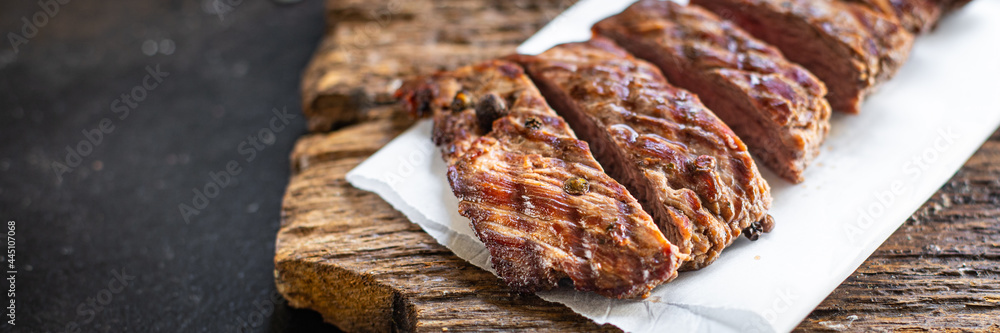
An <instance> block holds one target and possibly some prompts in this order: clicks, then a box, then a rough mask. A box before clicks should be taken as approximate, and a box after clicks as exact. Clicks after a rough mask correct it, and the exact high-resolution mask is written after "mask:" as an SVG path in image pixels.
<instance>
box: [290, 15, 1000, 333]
mask: <svg viewBox="0 0 1000 333" xmlns="http://www.w3.org/2000/svg"><path fill="white" fill-rule="evenodd" d="M394 1H398V2H400V3H402V5H401V4H400V3H396V4H393V2H394ZM327 4H328V7H329V11H328V17H329V18H330V19H331V25H330V32H331V35H330V36H329V37H327V38H326V39H325V40H324V41H323V42H322V45H321V46H320V47H319V49H318V50H317V53H316V55H315V57H314V59H313V61H312V62H311V63H310V65H309V68H307V70H306V72H305V73H304V77H303V98H304V99H305V100H304V105H305V110H304V112H305V113H306V115H307V117H309V119H310V122H309V124H310V125H309V126H310V129H311V130H312V131H314V132H319V133H314V134H310V135H307V136H305V137H303V138H301V139H300V140H299V141H298V143H297V144H296V147H295V149H294V151H293V152H292V155H291V164H292V169H293V176H292V179H291V180H290V183H289V185H288V189H287V191H286V194H285V198H284V203H283V207H282V225H281V230H280V231H279V233H278V237H277V245H276V254H275V280H276V283H277V286H278V289H279V291H281V293H282V294H283V295H284V296H285V297H286V298H287V299H288V301H289V304H291V305H292V306H295V307H300V308H309V309H313V310H315V311H317V312H319V313H320V314H322V315H323V318H324V319H325V320H326V321H328V322H330V323H332V324H334V325H337V326H338V327H339V328H341V329H343V330H346V331H396V330H399V331H434V332H441V331H455V330H459V331H468V330H475V331H482V330H486V331H509V330H531V331H560V332H563V331H616V330H617V329H616V328H614V327H611V326H598V325H596V324H594V323H592V322H590V321H589V320H587V319H585V318H583V317H581V316H579V315H577V314H575V313H573V312H572V311H570V310H569V309H568V308H566V307H565V306H562V305H559V304H553V303H548V302H545V301H542V300H541V299H539V298H538V297H536V296H533V295H518V294H516V293H513V292H511V291H510V290H509V289H508V288H507V287H506V286H505V285H504V284H503V282H502V281H500V280H499V279H498V278H497V277H495V276H494V275H492V274H491V273H489V272H486V271H483V270H481V269H478V268H476V267H475V266H472V265H471V264H468V263H467V262H465V261H463V260H461V259H459V258H458V257H456V256H454V255H453V254H452V253H451V252H450V251H449V250H448V249H447V248H445V247H443V246H441V245H439V244H437V242H435V241H434V239H432V238H431V237H430V236H429V235H427V234H426V233H424V232H423V231H422V230H421V229H420V227H419V226H417V225H416V224H413V223H411V222H409V221H408V220H407V219H406V218H405V217H404V216H403V215H402V214H401V213H399V212H397V211H395V210H394V209H392V207H391V206H389V204H387V203H386V202H385V201H383V200H382V199H381V198H379V197H378V196H377V195H375V194H373V193H369V192H365V191H362V190H359V189H356V188H354V187H352V186H351V185H350V184H348V183H347V182H346V181H345V180H344V174H345V173H346V172H347V171H349V170H350V169H351V168H353V167H354V166H356V165H357V164H359V163H360V162H361V161H363V160H364V159H366V158H367V157H368V156H369V155H371V154H372V153H374V152H375V151H376V150H378V149H379V148H380V147H382V146H383V145H384V144H386V143H387V142H388V141H389V140H391V139H392V138H394V137H395V136H396V135H398V134H399V133H401V132H402V131H403V130H405V129H406V128H408V127H409V126H410V125H411V124H412V120H410V119H408V118H407V117H406V116H405V115H403V114H402V112H401V111H400V110H399V109H398V108H397V107H396V106H395V105H393V104H392V103H391V98H389V94H391V91H392V90H393V89H394V87H395V86H396V85H398V82H395V80H396V79H397V78H399V77H401V76H406V75H411V74H414V73H426V72H428V71H433V70H436V69H442V68H453V67H455V66H458V65H462V64H465V63H468V62H471V61H473V60H475V59H480V58H488V57H492V56H497V55H503V54H506V53H509V52H511V51H512V50H513V49H514V47H515V46H516V45H518V44H520V42H521V41H523V40H524V39H525V38H527V37H528V36H530V35H531V34H532V33H534V31H536V30H537V29H538V28H540V27H541V26H542V25H544V23H546V22H547V21H548V20H549V19H551V18H552V17H554V15H555V14H557V13H558V12H559V11H561V10H562V9H563V8H565V7H566V6H567V5H569V2H568V1H555V0H551V1H537V2H528V1H499V0H496V1H491V0H421V1H401V0H367V1H361V0H343V1H337V0H329V1H328V2H327ZM380 9H386V10H388V9H392V10H394V12H393V15H394V16H393V17H394V18H393V19H392V20H390V21H391V22H389V23H386V24H381V23H378V22H379V20H380V18H379V15H373V14H372V13H378V10H380ZM373 10H374V11H373ZM383 19H384V17H383ZM372 22H375V24H376V26H378V27H379V28H378V29H375V28H370V29H371V30H368V31H367V32H366V31H364V30H357V29H358V28H359V27H360V29H364V27H365V26H368V27H374V26H373V25H371V23H372ZM417 27H419V31H417V30H416V29H418V28H417ZM454 29H459V31H468V33H467V34H462V33H460V32H456V31H453V30H454ZM461 29H466V30H461ZM359 31H360V33H364V34H366V35H365V36H366V37H365V38H369V39H370V40H372V41H378V42H373V43H370V44H364V45H350V46H349V47H345V46H344V44H338V41H340V40H344V39H350V38H357V36H358V35H357V34H358V33H359ZM456 34H457V35H456ZM350 53H354V55H349V54H350ZM345 59H346V60H345ZM358 59H363V61H359V60H358ZM330 129H335V131H333V132H326V131H327V130H330ZM998 220H1000V132H998V133H995V134H994V135H993V137H992V138H991V139H990V141H988V142H987V143H986V144H985V145H984V146H983V147H982V148H981V149H980V151H979V152H978V153H976V155H975V156H974V157H973V158H972V159H970V160H969V161H968V163H967V164H966V165H965V166H964V167H963V168H962V169H961V171H959V172H958V174H957V175H956V176H955V177H954V178H953V179H951V180H950V181H949V182H948V183H947V184H946V185H945V186H944V187H942V188H941V190H940V191H939V192H938V193H937V194H935V195H934V197H933V198H932V199H931V200H929V201H928V202H927V203H926V204H925V205H924V206H923V207H922V208H921V209H920V210H918V211H917V212H916V213H915V214H914V215H913V216H912V217H911V218H910V219H909V220H908V221H907V222H906V224H905V225H904V226H903V227H901V228H900V229H899V230H898V231H897V232H896V233H895V234H894V235H893V236H892V237H891V238H890V239H889V240H888V241H886V243H885V244H883V245H882V246H881V247H880V248H879V249H878V250H877V251H876V252H875V254H873V255H872V256H871V257H870V258H869V259H868V260H867V261H866V262H865V263H864V264H863V265H862V266H861V267H860V268H858V270H857V271H856V272H855V273H854V274H853V275H852V276H851V277H850V278H848V279H847V280H846V281H845V282H844V283H843V284H842V285H841V286H840V287H839V288H837V289H836V290H835V291H834V292H833V293H832V294H831V295H830V296H829V297H828V298H827V299H826V300H825V301H824V302H823V303H822V304H820V305H819V306H818V307H817V308H816V309H815V311H814V312H813V313H812V314H810V315H809V317H808V318H806V319H805V320H804V321H803V322H802V323H801V324H800V325H799V327H798V328H797V329H796V330H797V331H802V332H807V331H903V332H909V331H913V332H924V331H941V330H949V331H993V332H1000V319H998V318H1000V260H998V259H1000V225H998V224H1000V222H998Z"/></svg>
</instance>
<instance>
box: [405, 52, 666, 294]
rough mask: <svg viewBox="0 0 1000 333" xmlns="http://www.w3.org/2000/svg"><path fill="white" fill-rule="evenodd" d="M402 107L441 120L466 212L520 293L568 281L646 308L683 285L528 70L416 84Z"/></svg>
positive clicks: (439, 137)
mask: <svg viewBox="0 0 1000 333" xmlns="http://www.w3.org/2000/svg"><path fill="white" fill-rule="evenodd" d="M397 96H398V97H401V98H402V100H403V101H404V105H406V106H407V108H408V109H409V110H410V111H411V112H413V113H414V114H417V115H430V116H432V117H433V119H434V133H433V138H434V141H435V143H436V144H437V145H438V146H440V147H441V151H442V155H443V157H444V159H445V161H446V162H447V163H448V165H449V167H448V179H449V181H450V184H451V188H452V191H453V192H454V193H455V196H456V197H458V199H459V201H460V204H459V212H460V213H461V214H462V216H465V217H468V218H469V220H470V221H471V224H472V228H473V230H474V231H475V232H476V234H477V236H478V237H479V239H480V240H482V241H483V243H484V244H485V245H486V247H487V249H489V251H490V255H491V262H492V266H493V268H494V269H495V270H496V271H497V273H498V275H500V277H501V278H503V279H504V281H506V282H507V284H509V285H510V286H511V287H513V288H514V289H517V290H520V291H536V290H543V289H549V288H553V287H556V286H557V284H558V282H559V280H561V279H562V278H569V279H570V280H572V282H573V284H574V286H575V287H576V289H578V290H584V291H594V292H597V293H599V294H601V295H605V296H610V297H618V298H631V297H644V296H645V295H647V294H648V293H649V291H650V290H651V289H652V288H653V287H655V286H656V285H658V284H660V283H663V282H666V281H669V280H671V279H673V278H674V277H675V276H676V274H677V273H676V271H677V268H678V262H679V260H680V259H679V258H678V249H677V247H676V246H674V245H672V244H671V243H670V242H669V241H667V240H666V238H664V236H663V234H662V233H661V232H660V230H659V229H658V228H657V226H656V225H655V224H654V223H653V221H652V219H651V218H650V217H649V215H648V214H646V213H645V212H644V211H643V210H642V208H641V207H640V205H639V203H638V202H637V201H636V199H635V198H633V197H632V195H630V194H629V192H628V191H627V190H626V189H625V188H624V187H623V186H622V185H620V184H619V183H617V182H615V180H613V179H612V178H611V177H609V176H608V175H607V174H605V173H604V170H603V169H602V168H601V166H600V165H599V164H598V163H597V161H596V160H595V159H594V157H593V156H592V155H591V153H590V151H589V147H588V145H587V143H586V142H583V141H580V140H577V139H576V137H575V135H574V133H573V131H572V130H571V129H570V128H569V127H568V126H567V125H566V123H565V122H564V121H563V119H562V118H561V117H559V116H558V115H556V113H555V112H554V111H552V109H550V108H549V107H548V105H547V104H546V102H545V100H544V99H543V98H542V96H541V94H540V93H539V92H538V90H537V88H535V87H534V85H532V83H531V81H530V80H528V78H527V77H526V76H525V75H524V72H523V69H521V67H519V66H517V65H516V64H513V63H509V62H504V61H491V62H486V63H481V64H477V65H473V66H469V67H464V68H460V69H458V70H456V71H453V72H445V73H439V74H436V75H433V76H430V77H426V78H423V79H418V80H415V81H412V82H409V83H407V84H405V85H404V86H403V87H402V88H401V89H400V91H399V92H398V93H397Z"/></svg>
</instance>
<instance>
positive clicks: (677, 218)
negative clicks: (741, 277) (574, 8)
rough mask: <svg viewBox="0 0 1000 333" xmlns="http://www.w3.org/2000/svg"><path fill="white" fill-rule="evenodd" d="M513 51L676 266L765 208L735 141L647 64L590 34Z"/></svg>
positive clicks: (695, 264) (709, 253) (714, 252)
mask: <svg viewBox="0 0 1000 333" xmlns="http://www.w3.org/2000/svg"><path fill="white" fill-rule="evenodd" d="M517 59H518V61H520V62H521V63H522V64H523V65H524V66H525V68H526V70H527V71H528V74H529V75H530V76H531V78H532V79H533V80H534V81H535V82H536V83H537V84H538V87H539V89H540V90H541V91H542V94H543V95H544V96H545V97H546V99H548V100H549V101H550V103H552V105H553V107H554V108H555V109H556V110H557V111H558V112H559V113H560V114H562V115H563V116H564V117H565V119H566V120H567V121H568V122H569V124H570V125H571V126H572V127H573V128H574V129H575V130H576V132H577V133H578V134H579V135H580V137H581V138H583V139H584V140H586V141H587V142H588V143H590V145H591V148H592V151H594V153H595V155H596V156H597V158H598V160H599V161H600V162H601V164H602V165H604V166H605V167H606V168H607V170H608V173H609V174H610V175H611V176H612V177H613V178H615V179H616V180H618V181H620V182H621V183H623V184H625V186H626V187H627V188H628V189H629V191H631V192H632V193H633V194H634V195H635V196H636V197H638V198H639V200H640V202H642V206H643V207H644V208H645V209H646V211H647V212H649V213H650V214H652V215H653V217H654V219H655V220H656V221H657V223H658V224H659V226H660V228H662V230H663V233H664V234H665V235H667V238H668V239H669V240H670V241H671V242H672V243H674V244H676V245H677V246H678V247H679V248H680V250H681V252H682V253H684V254H687V255H689V257H688V260H687V261H686V262H684V264H683V266H682V269H698V268H701V267H704V266H706V265H708V264H710V263H712V262H713V261H714V260H715V259H716V258H717V257H718V256H719V253H720V252H721V251H722V250H723V249H724V248H725V247H726V246H728V245H729V244H731V243H732V241H733V240H734V239H735V238H737V237H739V235H740V233H741V232H742V230H743V229H744V228H747V227H749V226H750V224H751V223H754V222H758V221H761V220H764V219H766V218H770V217H769V216H768V215H767V214H766V213H767V210H768V209H769V208H770V206H771V194H770V188H769V187H768V185H767V182H766V181H765V180H764V179H763V178H762V177H761V176H760V174H759V173H758V172H757V166H756V165H754V162H753V159H752V158H751V157H750V153H749V152H747V150H746V146H744V145H743V142H742V141H740V139H739V138H738V137H736V134H733V132H732V131H731V130H730V129H729V127H727V126H726V124H723V123H722V121H721V120H719V119H718V118H716V116H715V115H714V114H712V112H711V111H709V110H708V109H707V108H705V106H703V105H702V104H701V101H699V100H698V97H697V96H695V95H694V94H691V93H690V92H687V91H685V90H682V89H678V88H674V87H673V86H671V85H670V84H668V83H667V81H666V79H664V78H663V75H662V74H661V73H660V71H659V70H658V69H657V68H656V67H655V66H653V65H651V64H649V63H647V62H645V61H642V60H637V59H635V58H633V57H632V56H631V55H629V54H628V53H627V52H625V50H622V49H621V48H619V47H617V46H616V45H614V44H613V43H612V42H611V41H609V40H606V39H603V38H599V37H598V38H595V39H594V40H591V41H589V42H585V43H573V44H564V45H560V46H557V47H555V48H552V49H550V50H548V51H546V52H545V53H543V54H541V55H539V56H537V57H531V56H519V57H517Z"/></svg>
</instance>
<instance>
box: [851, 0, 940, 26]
mask: <svg viewBox="0 0 1000 333" xmlns="http://www.w3.org/2000/svg"><path fill="white" fill-rule="evenodd" d="M853 1H856V2H859V3H862V4H866V5H868V7H869V8H871V9H872V10H875V11H877V12H879V13H882V14H885V15H888V16H890V17H895V18H896V19H897V20H898V21H899V24H900V25H902V26H903V27H904V28H906V30H907V31H909V32H910V33H913V34H921V33H924V32H928V31H930V30H931V29H933V28H934V25H935V24H937V21H938V20H939V19H940V18H941V11H942V9H943V8H942V6H941V5H939V4H938V3H937V2H936V1H937V0H853Z"/></svg>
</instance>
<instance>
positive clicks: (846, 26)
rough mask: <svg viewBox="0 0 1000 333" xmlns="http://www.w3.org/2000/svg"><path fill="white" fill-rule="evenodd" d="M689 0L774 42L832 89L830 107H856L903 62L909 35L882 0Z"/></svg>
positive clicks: (846, 109)
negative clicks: (886, 8)
mask: <svg viewBox="0 0 1000 333" xmlns="http://www.w3.org/2000/svg"><path fill="white" fill-rule="evenodd" d="M858 1H863V2H864V3H861V2H848V1H840V0H824V1H812V0H692V4H696V5H701V6H704V7H705V8H708V9H709V10H711V11H714V12H716V13H718V14H719V16H722V17H724V18H726V19H729V20H731V21H733V22H734V23H736V24H737V25H739V26H740V27H742V28H744V29H746V30H747V31H749V32H750V33H751V34H753V35H754V36H756V37H758V38H760V39H762V40H764V41H766V42H768V43H770V44H773V45H774V46H776V47H778V48H779V49H780V50H781V51H782V52H784V55H785V56H786V57H788V59H789V60H792V61H794V62H796V63H799V64H801V65H802V66H804V67H805V68H808V69H809V70H810V71H811V72H812V73H813V74H815V75H816V76H817V77H819V78H820V79H821V80H822V81H823V82H825V83H826V86H827V87H828V88H829V89H830V92H829V95H828V96H827V98H828V99H829V101H830V105H831V106H832V107H833V109H834V110H837V111H842V112H847V113H853V114H856V113H859V112H860V111H861V102H862V101H863V100H864V98H865V97H866V96H867V95H868V94H870V93H872V92H873V91H874V90H875V89H876V88H877V87H878V85H879V84H880V83H881V82H884V81H886V80H888V79H890V78H892V76H893V75H895V73H896V71H897V70H898V69H899V67H900V66H902V64H903V62H905V61H906V59H907V57H908V56H909V52H910V48H911V46H912V44H913V36H912V35H911V34H910V33H909V32H908V31H907V30H906V28H904V27H903V26H901V25H900V23H899V21H897V18H896V17H895V16H893V15H892V14H890V13H880V11H881V10H873V7H878V8H881V7H883V6H884V5H880V4H874V5H873V3H875V2H878V1H882V0H871V1H869V0H858ZM904 1H906V0H904Z"/></svg>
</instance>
